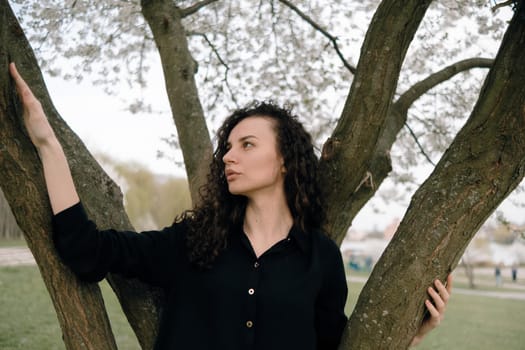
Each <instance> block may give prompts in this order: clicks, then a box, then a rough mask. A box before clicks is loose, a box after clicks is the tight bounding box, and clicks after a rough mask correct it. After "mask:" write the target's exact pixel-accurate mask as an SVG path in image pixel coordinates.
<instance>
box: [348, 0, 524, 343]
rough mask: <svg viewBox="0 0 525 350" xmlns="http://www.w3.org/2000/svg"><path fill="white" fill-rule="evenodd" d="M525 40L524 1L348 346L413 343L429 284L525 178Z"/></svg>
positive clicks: (418, 198) (378, 275)
mask: <svg viewBox="0 0 525 350" xmlns="http://www.w3.org/2000/svg"><path fill="white" fill-rule="evenodd" d="M524 46H525V9H524V6H523V2H522V3H520V5H519V6H518V9H517V11H516V14H515V15H514V17H513V19H512V21H511V23H510V25H509V28H508V30H507V32H506V35H505V37H504V39H503V42H502V45H501V47H500V50H499V52H498V55H497V57H496V59H495V62H494V66H493V68H492V69H491V70H490V72H489V74H488V76H487V78H486V80H485V83H484V85H483V88H482V91H481V93H480V96H479V100H478V102H477V104H476V106H475V107H474V110H473V112H472V114H471V116H470V117H469V120H468V121H467V123H466V124H465V126H464V127H463V128H462V130H461V131H460V132H459V133H458V135H457V136H456V138H455V140H454V141H453V143H452V144H451V146H450V148H449V149H448V150H447V152H446V153H445V154H444V156H443V157H442V159H441V160H440V162H439V163H438V164H437V166H436V168H435V170H434V172H433V173H432V174H431V175H430V177H429V178H428V179H427V180H426V181H425V183H424V184H423V185H422V186H421V187H420V188H419V190H418V191H417V192H416V194H415V195H414V197H413V199H412V201H411V204H410V206H409V208H408V211H407V214H406V215H405V217H404V219H403V221H402V222H401V224H400V226H399V229H398V231H397V232H396V234H395V235H394V237H393V239H392V241H391V243H390V245H389V246H388V247H387V249H386V250H385V252H384V253H383V255H382V257H381V258H380V260H379V261H378V263H377V265H376V267H375V269H374V271H373V273H372V275H371V276H370V278H369V280H368V282H367V283H366V285H365V287H364V289H363V291H362V292H361V295H360V297H359V300H358V303H357V305H356V307H355V309H354V312H353V313H352V316H351V318H350V320H349V322H348V325H347V329H346V331H347V333H345V336H344V339H343V343H342V345H341V349H404V348H406V347H407V346H408V344H409V342H410V340H411V338H412V337H413V336H414V334H415V332H416V331H417V329H418V327H419V324H420V323H421V321H422V318H423V316H424V300H425V299H426V298H427V295H426V292H425V291H426V288H427V286H429V285H431V283H432V280H433V279H435V278H440V279H441V280H444V279H445V277H446V275H447V274H448V273H450V271H451V270H452V269H453V268H454V267H455V266H456V265H457V262H458V261H459V259H460V257H461V256H462V254H463V252H464V250H465V248H466V246H467V245H468V243H469V241H470V240H471V239H472V237H473V236H474V234H475V233H476V232H477V230H478V228H479V227H480V226H481V224H482V223H483V222H484V221H485V220H486V219H487V217H488V216H489V215H490V214H491V213H492V212H493V211H494V209H495V208H496V207H497V206H498V205H499V204H500V203H501V202H502V201H503V199H504V198H505V197H506V196H507V195H508V194H509V193H510V192H511V191H512V190H513V189H514V188H515V187H516V186H517V185H518V184H519V182H520V181H521V180H522V179H523V176H524V174H525V89H524V88H523V87H524V85H523V84H524V83H523V82H524V81H525V65H524V63H525V51H524V50H523V47H524ZM394 262H395V263H394Z"/></svg>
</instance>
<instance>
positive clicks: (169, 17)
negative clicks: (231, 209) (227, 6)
mask: <svg viewBox="0 0 525 350" xmlns="http://www.w3.org/2000/svg"><path fill="white" fill-rule="evenodd" d="M203 4H207V2H205V1H204V2H203ZM199 8H200V7H199ZM190 9H191V11H190ZM197 10H198V9H197ZM194 11H196V10H193V9H192V8H189V9H187V10H181V9H180V8H178V7H177V6H176V5H175V2H174V1H171V0H143V1H142V14H143V15H144V17H145V18H146V21H147V22H148V24H149V26H150V28H151V31H152V33H153V38H154V39H155V43H156V44H157V48H158V50H159V54H160V59H161V62H162V69H163V71H164V79H165V82H166V90H167V93H168V99H169V102H170V106H171V112H172V115H173V120H174V121H175V125H176V126H177V133H178V135H179V141H180V142H179V144H180V146H181V149H182V154H183V156H184V164H185V166H186V172H187V175H188V179H189V184H190V192H191V198H192V200H193V203H194V204H196V203H197V201H198V200H199V197H198V191H199V187H200V186H201V185H202V184H204V182H205V181H206V175H207V170H208V168H207V166H208V164H209V160H210V159H211V158H210V157H211V154H212V145H211V141H210V135H209V133H208V128H207V126H206V120H205V118H204V112H203V111H202V106H201V103H200V100H199V94H198V91H197V86H196V83H195V77H194V75H195V73H196V72H197V62H195V61H194V60H193V58H192V57H191V54H190V52H189V49H188V42H187V39H186V31H185V30H184V27H183V25H182V22H181V19H182V16H185V15H188V14H189V13H193V12H194Z"/></svg>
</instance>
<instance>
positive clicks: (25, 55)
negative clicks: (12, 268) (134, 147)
mask: <svg viewBox="0 0 525 350" xmlns="http://www.w3.org/2000/svg"><path fill="white" fill-rule="evenodd" d="M0 25H1V27H0V37H1V40H0V62H1V63H2V66H3V67H4V69H2V70H1V72H0V91H1V96H0V123H1V124H0V140H1V141H0V186H1V187H2V190H3V191H4V194H5V196H6V198H7V200H8V202H9V205H10V207H11V209H12V211H13V214H14V215H15V218H16V220H17V222H18V224H19V226H20V228H21V229H22V231H23V232H24V236H25V239H26V241H27V243H28V246H29V248H30V249H31V251H32V253H33V255H34V257H35V260H36V262H37V264H38V266H39V268H40V271H41V274H42V277H43V279H44V283H45V284H46V287H47V288H48V290H49V293H50V295H51V299H52V300H53V303H54V306H55V309H56V311H57V315H58V319H59V322H60V325H61V327H62V331H63V337H64V341H65V343H66V347H67V348H68V349H114V348H116V345H115V341H114V339H113V335H112V333H111V329H110V326H109V322H108V319H107V316H106V313H105V309H104V304H103V300H102V297H101V294H100V290H99V288H98V286H97V285H96V284H86V283H81V282H80V281H78V280H77V278H76V277H75V276H74V275H73V274H72V273H71V272H70V271H69V270H68V269H67V268H66V267H65V266H64V265H62V263H61V262H60V260H59V259H58V257H57V255H56V252H55V250H54V247H53V244H52V242H51V215H52V214H51V208H50V206H49V199H48V197H47V192H46V187H45V183H44V178H43V174H42V167H41V163H40V160H39V158H38V154H37V152H36V150H35V148H34V147H33V145H32V144H31V141H30V140H29V138H28V137H27V134H26V132H25V129H24V126H23V122H22V109H21V106H20V105H19V101H18V98H17V96H16V93H15V87H14V85H13V82H12V81H11V79H10V77H9V74H8V70H7V67H8V63H9V62H10V61H14V62H16V63H17V67H18V69H19V71H20V72H21V74H22V75H23V76H24V77H25V78H26V80H27V82H28V84H29V86H30V87H31V88H32V90H33V91H34V93H35V95H36V96H37V97H38V98H39V99H40V101H41V103H42V106H43V108H44V111H45V112H46V115H47V116H48V119H49V121H50V123H51V125H52V127H53V129H54V130H55V133H56V134H57V137H58V138H59V141H60V143H61V144H62V146H63V148H64V151H65V153H66V156H67V158H68V160H69V164H70V167H71V171H72V173H73V177H74V180H75V184H76V187H77V190H78V192H79V195H80V198H81V199H82V202H83V204H84V206H85V207H86V210H87V211H88V214H89V216H90V218H91V219H92V220H93V221H95V222H96V223H97V224H98V225H99V227H101V228H108V227H112V228H115V229H121V230H124V229H131V228H132V227H131V224H130V223H129V220H128V218H127V216H126V214H125V212H124V208H123V203H122V193H121V192H120V189H119V188H118V187H117V186H116V185H115V183H114V182H113V181H112V180H111V179H110V178H109V177H108V176H107V175H106V174H105V173H104V171H103V170H102V168H101V167H100V166H99V165H98V164H97V162H96V161H95V160H94V158H93V157H92V156H91V155H90V153H89V151H88V150H87V149H86V147H85V146H84V144H83V143H82V142H81V141H80V139H79V138H78V137H77V136H76V135H75V134H74V133H73V132H72V131H71V129H69V127H68V126H67V125H66V123H65V122H64V121H63V119H62V118H61V117H60V116H59V115H58V113H57V111H56V110H55V108H54V106H53V104H52V102H51V100H50V97H49V94H48V92H47V90H46V88H45V84H44V81H43V79H42V75H41V73H40V71H39V69H38V65H37V62H36V59H35V57H34V54H33V52H32V50H31V47H30V46H29V43H28V42H27V40H26V38H25V36H24V33H23V31H22V29H21V28H20V26H19V24H18V22H17V20H16V18H15V17H14V14H13V13H12V11H11V9H10V7H9V4H8V3H7V1H0ZM109 280H110V284H111V285H112V286H113V288H114V289H115V291H116V293H117V295H119V297H120V298H119V299H120V301H121V304H122V306H123V309H124V312H125V313H126V316H127V317H128V320H129V322H130V324H131V326H132V327H133V329H134V330H135V333H136V334H137V337H138V338H139V341H140V343H141V344H142V346H143V347H144V348H152V344H153V342H154V339H155V335H156V329H157V324H158V321H157V320H158V308H157V305H158V304H157V302H158V298H159V294H158V291H156V290H152V289H150V288H149V287H146V286H144V285H142V284H140V283H138V282H136V281H133V280H123V279H120V278H109Z"/></svg>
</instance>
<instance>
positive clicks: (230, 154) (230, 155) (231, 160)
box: [222, 148, 235, 164]
mask: <svg viewBox="0 0 525 350" xmlns="http://www.w3.org/2000/svg"><path fill="white" fill-rule="evenodd" d="M222 161H223V163H224V164H231V163H234V162H235V158H234V155H233V152H232V149H231V148H230V149H229V150H228V151H227V152H226V154H225V155H224V156H223V157H222Z"/></svg>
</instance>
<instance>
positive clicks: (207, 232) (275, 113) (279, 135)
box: [179, 101, 324, 267]
mask: <svg viewBox="0 0 525 350" xmlns="http://www.w3.org/2000/svg"><path fill="white" fill-rule="evenodd" d="M253 116H261V117H265V118H269V119H270V120H273V121H274V123H273V124H274V128H275V132H276V139H277V145H278V149H279V151H280V153H281V155H282V156H283V159H284V166H285V168H286V175H285V179H284V191H285V195H286V199H287V204H288V207H289V208H290V212H291V214H292V217H293V220H294V225H295V226H296V227H298V228H300V229H301V231H303V232H304V233H305V234H308V232H310V231H312V230H317V229H320V227H321V223H322V221H323V219H324V210H323V203H322V198H321V190H320V185H319V175H318V173H319V159H318V158H317V157H316V155H315V153H314V147H313V144H312V138H311V136H310V134H308V132H307V131H306V130H305V129H304V127H303V126H302V124H301V123H300V122H299V121H298V119H297V116H295V115H294V114H292V111H291V109H290V108H287V107H280V106H278V105H276V104H275V103H273V102H272V101H265V102H258V101H255V102H252V103H251V104H249V105H248V106H247V107H245V108H241V109H238V110H236V111H235V112H233V114H231V115H230V116H229V117H228V118H227V119H226V120H225V121H224V123H223V125H222V126H221V127H220V128H219V130H218V132H217V148H216V150H215V152H214V153H213V159H212V161H211V164H210V170H209V173H208V177H207V182H206V184H205V185H204V186H202V187H201V189H200V196H201V201H200V204H199V206H198V207H196V208H194V209H192V210H189V211H187V212H185V213H183V214H182V216H181V217H180V218H179V219H183V220H185V221H186V223H187V224H188V235H187V245H188V248H189V249H188V251H189V259H190V261H192V262H193V263H195V264H197V265H198V266H200V267H209V266H211V264H212V263H213V261H214V260H215V258H216V257H217V256H218V255H219V253H220V251H221V250H222V249H224V248H225V247H226V244H227V239H228V234H229V233H230V232H234V230H236V229H239V228H241V227H242V224H243V220H244V213H245V209H246V204H247V198H246V197H244V196H242V195H233V194H231V193H230V192H229V190H228V183H227V181H226V176H225V173H224V162H223V157H224V155H225V154H226V152H227V151H228V145H227V143H228V137H229V135H230V132H231V131H232V130H233V128H234V127H235V126H236V125H237V124H238V123H239V122H240V121H241V120H243V119H245V118H248V117H253Z"/></svg>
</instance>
